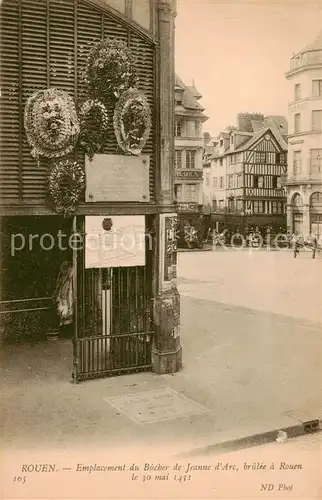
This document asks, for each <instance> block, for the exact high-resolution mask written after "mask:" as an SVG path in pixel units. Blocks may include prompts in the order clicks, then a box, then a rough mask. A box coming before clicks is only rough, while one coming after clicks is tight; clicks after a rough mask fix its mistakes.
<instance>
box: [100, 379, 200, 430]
mask: <svg viewBox="0 0 322 500" xmlns="http://www.w3.org/2000/svg"><path fill="white" fill-rule="evenodd" d="M104 401H106V402H108V403H109V404H111V405H112V406H114V407H115V408H116V409H117V410H118V411H121V412H122V413H124V414H125V415H126V416H127V417H128V418H130V419H131V420H133V421H134V422H136V423H138V424H150V423H153V422H159V421H160V420H169V419H173V418H179V417H185V416H188V415H196V414H203V413H207V412H209V410H208V409H207V408H205V407H204V406H201V405H199V404H198V403H196V402H195V401H192V400H191V399H188V398H187V397H185V396H183V395H182V394H179V393H178V392H176V391H174V390H172V389H170V388H166V389H159V390H152V391H144V392H139V393H133V394H125V395H122V396H117V397H112V398H104Z"/></svg>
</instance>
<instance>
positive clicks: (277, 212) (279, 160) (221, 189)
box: [210, 116, 287, 237]
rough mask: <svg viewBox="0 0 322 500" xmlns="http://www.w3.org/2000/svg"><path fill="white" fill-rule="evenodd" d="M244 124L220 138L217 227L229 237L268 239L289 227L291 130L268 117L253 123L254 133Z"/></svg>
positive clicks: (214, 185)
mask: <svg viewBox="0 0 322 500" xmlns="http://www.w3.org/2000/svg"><path fill="white" fill-rule="evenodd" d="M240 118H241V119H240V120H238V121H239V123H238V126H237V127H232V128H230V129H229V130H226V131H225V132H222V133H221V134H219V136H218V142H217V145H216V146H215V151H214V154H213V155H212V157H211V159H210V162H211V175H212V179H211V190H212V194H211V197H212V226H213V228H215V229H216V230H217V231H220V232H222V231H223V230H226V231H227V234H230V235H231V234H234V233H236V232H240V233H242V234H244V235H246V234H247V233H249V232H253V231H254V230H256V228H257V229H258V231H259V232H260V233H261V234H262V236H263V237H264V236H265V234H266V233H267V231H268V230H269V231H270V232H274V233H275V232H280V231H281V230H284V229H285V227H286V197H285V192H284V189H283V186H282V179H283V176H284V175H285V174H286V170H287V143H286V141H285V135H286V134H287V124H286V120H285V119H283V117H266V118H264V117H263V119H262V120H258V119H257V120H251V122H252V127H251V129H250V128H249V127H244V126H243V120H244V117H243V116H240ZM246 128H247V130H245V129H246ZM248 130H252V131H251V132H250V131H248Z"/></svg>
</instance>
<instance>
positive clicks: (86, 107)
mask: <svg viewBox="0 0 322 500" xmlns="http://www.w3.org/2000/svg"><path fill="white" fill-rule="evenodd" d="M79 120H80V135H79V139H80V145H81V146H82V147H83V149H84V150H85V151H86V153H87V155H88V157H89V159H90V160H92V159H93V156H94V154H95V153H98V152H99V150H100V149H101V147H102V145H103V144H104V142H105V140H106V132H107V127H108V122H109V119H108V114H107V110H106V108H105V106H104V104H103V103H101V102H100V101H98V100H87V101H85V102H84V103H83V104H82V106H81V108H80V110H79Z"/></svg>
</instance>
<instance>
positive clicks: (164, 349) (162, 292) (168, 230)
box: [152, 0, 182, 374]
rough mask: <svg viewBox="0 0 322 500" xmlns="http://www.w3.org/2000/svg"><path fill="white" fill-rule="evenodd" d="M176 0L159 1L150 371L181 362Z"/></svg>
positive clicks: (173, 369)
mask: <svg viewBox="0 0 322 500" xmlns="http://www.w3.org/2000/svg"><path fill="white" fill-rule="evenodd" d="M175 10H176V9H175V2H174V1H173V0H159V2H158V41H159V55H158V71H159V78H158V81H159V89H158V90H159V106H158V108H159V113H158V114H159V140H160V152H159V168H158V180H157V190H156V191H157V192H156V197H157V203H158V205H159V212H160V213H159V214H158V215H157V216H156V218H155V228H156V233H157V235H158V236H157V238H156V241H157V245H156V251H155V259H154V262H155V266H154V270H155V273H154V276H155V294H154V322H155V338H154V343H153V350H152V364H153V370H154V372H156V373H158V374H165V373H175V372H177V371H178V370H179V369H180V368H181V366H182V348H181V344H180V296H179V292H178V289H177V285H176V276H177V235H178V231H177V213H176V210H175V207H174V168H173V165H174V87H175V72H174V18H175V15H176V12H175Z"/></svg>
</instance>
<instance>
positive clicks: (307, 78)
mask: <svg viewBox="0 0 322 500" xmlns="http://www.w3.org/2000/svg"><path fill="white" fill-rule="evenodd" d="M286 78H287V80H288V81H289V85H290V102H289V107H288V113H289V114H288V120H289V138H288V157H289V168H288V175H287V181H286V188H287V226H288V229H289V231H291V232H292V233H298V234H302V235H304V237H306V236H307V235H310V234H314V235H315V236H317V237H318V238H320V237H321V235H322V35H320V36H319V37H317V38H316V40H315V41H314V42H313V43H312V44H310V45H309V46H307V47H306V48H304V49H303V50H302V51H300V52H298V53H296V54H294V55H293V56H292V58H291V64H290V69H289V70H288V71H287V73H286Z"/></svg>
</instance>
